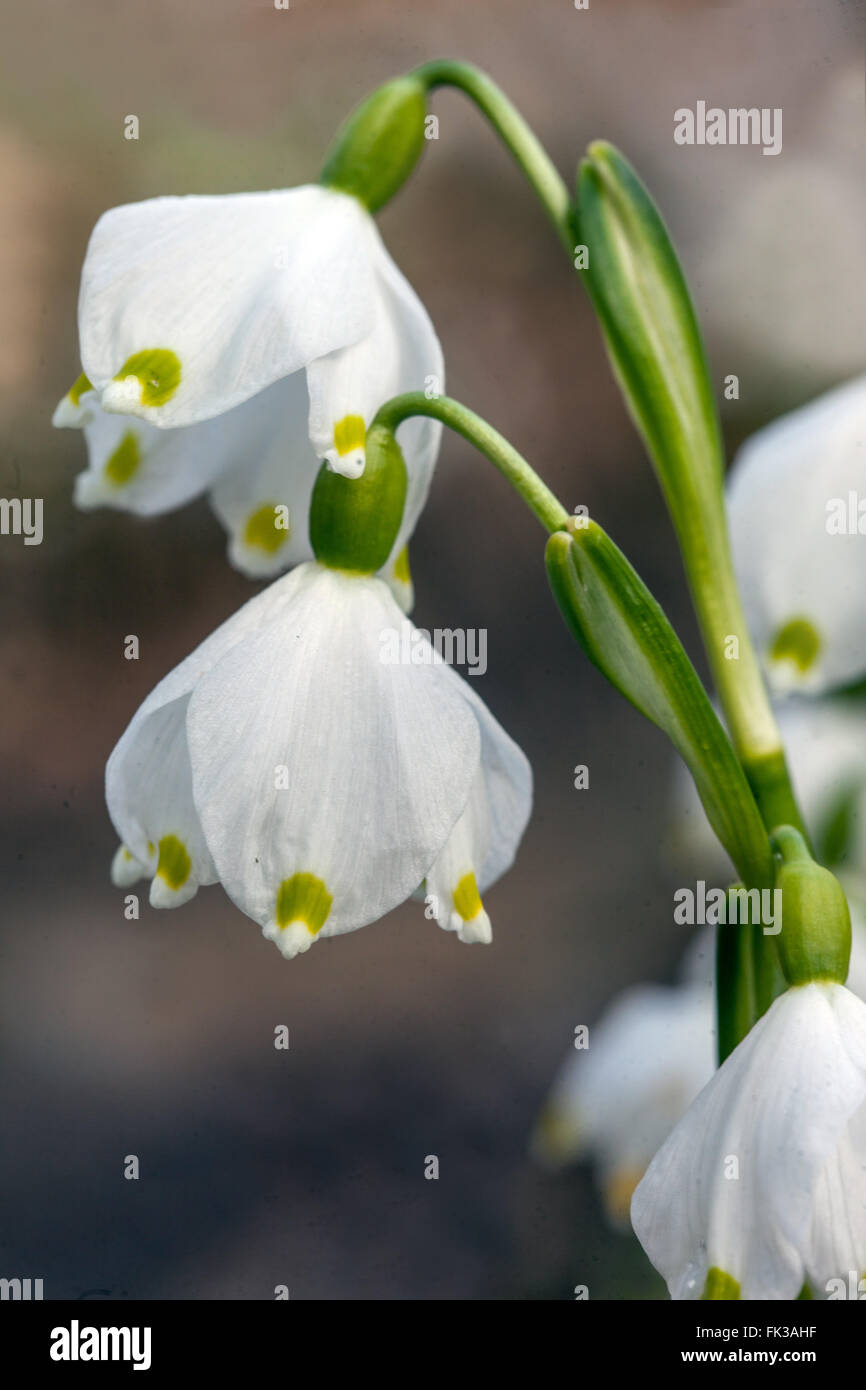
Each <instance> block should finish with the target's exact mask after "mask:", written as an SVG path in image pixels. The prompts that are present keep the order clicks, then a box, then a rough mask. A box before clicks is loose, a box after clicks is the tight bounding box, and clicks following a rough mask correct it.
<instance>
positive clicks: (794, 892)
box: [773, 825, 851, 985]
mask: <svg viewBox="0 0 866 1390" xmlns="http://www.w3.org/2000/svg"><path fill="white" fill-rule="evenodd" d="M773 844H774V847H775V849H776V850H777V852H778V854H779V856H780V858H781V864H780V866H779V868H778V871H777V874H776V887H777V888H780V889H781V891H782V931H781V933H780V935H779V937H778V947H779V956H780V958H781V961H782V969H783V970H784V972H785V979H786V980H787V981H788V983H789V984H790V985H806V984H809V982H810V981H812V980H834V981H836V982H837V983H838V984H844V983H845V981H846V980H847V978H848V965H849V961H850V957H851V914H850V911H849V909H848V902H847V899H846V897H845V894H844V892H843V890H842V885H841V884H840V883H839V880H838V879H837V878H835V877H834V875H833V874H831V873H830V870H829V869H825V868H822V866H821V865H820V864H816V863H815V861H814V859H813V858H812V856H811V855H810V853H809V850H808V849H807V847H806V842H805V840H804V839H803V836H802V835H801V834H800V833H799V831H797V830H794V829H793V828H792V827H791V826H789V825H783V826H780V827H779V829H778V830H775V831H774V832H773Z"/></svg>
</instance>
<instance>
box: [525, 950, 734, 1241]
mask: <svg viewBox="0 0 866 1390" xmlns="http://www.w3.org/2000/svg"><path fill="white" fill-rule="evenodd" d="M701 942H702V944H701V955H702V959H701V960H700V962H699V964H698V966H697V970H695V969H694V967H693V968H692V970H691V972H690V973H691V974H692V975H693V978H690V979H688V980H687V982H686V983H684V984H682V985H678V986H674V987H665V986H661V985H638V986H635V987H633V988H631V989H628V990H626V991H625V992H624V993H623V994H621V995H620V996H619V997H618V998H617V999H616V1000H615V1001H614V1003H613V1004H612V1005H611V1007H610V1008H609V1009H608V1010H607V1011H606V1013H605V1014H604V1015H603V1017H602V1019H601V1021H600V1022H599V1023H598V1024H596V1025H595V1026H593V1027H592V1028H590V1030H589V1038H588V1046H587V1047H586V1048H585V1049H583V1048H580V1049H572V1050H571V1051H570V1052H569V1054H568V1057H567V1058H566V1060H565V1063H564V1064H563V1066H562V1068H561V1070H560V1072H559V1075H558V1077H557V1078H556V1081H555V1082H554V1085H553V1088H552V1090H551V1092H550V1095H549V1097H548V1099H547V1101H546V1103H545V1106H544V1109H543V1110H542V1113H541V1115H540V1117H539V1120H538V1124H537V1126H536V1130H535V1134H534V1136H533V1151H534V1153H535V1156H536V1157H537V1158H539V1159H540V1160H541V1161H542V1162H544V1163H546V1164H548V1165H550V1166H560V1165H562V1164H565V1163H569V1162H572V1161H574V1160H577V1159H584V1158H591V1159H592V1160H593V1162H594V1164H595V1166H596V1171H597V1174H598V1180H599V1185H600V1188H601V1192H602V1196H603V1199H604V1204H605V1209H606V1211H607V1214H608V1216H609V1217H610V1219H611V1220H612V1221H613V1222H614V1223H615V1224H616V1225H618V1226H622V1225H625V1224H627V1222H628V1211H629V1203H630V1202H631V1197H632V1193H633V1191H634V1189H635V1187H636V1185H637V1183H638V1182H639V1181H640V1179H641V1178H642V1177H643V1174H644V1172H645V1170H646V1167H647V1165H648V1164H649V1162H650V1160H651V1159H652V1157H653V1155H654V1154H655V1153H656V1152H657V1151H658V1149H659V1147H660V1145H661V1144H662V1143H663V1142H664V1140H665V1139H666V1138H667V1136H668V1135H669V1134H670V1132H671V1130H672V1129H673V1127H674V1125H675V1124H676V1123H677V1121H678V1120H679V1119H680V1117H681V1116H682V1115H683V1114H684V1113H685V1111H686V1109H687V1108H688V1106H689V1105H690V1104H691V1102H692V1101H693V1100H694V1098H695V1096H696V1095H697V1094H698V1092H699V1091H700V1090H701V1088H702V1086H704V1085H705V1083H706V1082H707V1081H708V1080H709V1078H710V1077H711V1076H712V1074H713V1068H714V1066H715V1060H716V1056H715V1034H716V1022H715V1003H714V999H713V990H712V985H711V983H710V980H709V978H708V976H709V975H711V974H712V970H711V967H710V961H709V959H708V957H709V956H710V955H711V952H712V945H711V943H709V941H708V940H706V938H703V937H702V939H701Z"/></svg>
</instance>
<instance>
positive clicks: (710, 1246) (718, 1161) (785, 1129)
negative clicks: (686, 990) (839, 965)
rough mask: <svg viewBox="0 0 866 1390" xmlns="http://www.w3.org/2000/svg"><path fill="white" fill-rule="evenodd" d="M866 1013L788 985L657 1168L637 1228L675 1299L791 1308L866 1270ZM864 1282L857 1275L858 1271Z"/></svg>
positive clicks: (642, 1195)
mask: <svg viewBox="0 0 866 1390" xmlns="http://www.w3.org/2000/svg"><path fill="white" fill-rule="evenodd" d="M864 1107H866V1005H864V1004H863V1002H862V1001H861V1000H860V999H858V998H856V997H855V996H854V995H853V994H852V993H851V992H850V991H849V990H847V989H846V988H845V987H844V986H843V985H839V984H834V983H816V982H811V983H809V984H806V985H799V986H796V987H793V988H790V989H788V990H787V991H786V992H785V993H784V994H783V995H781V996H780V997H779V998H778V999H777V1000H776V1001H775V1002H774V1003H773V1004H772V1006H771V1007H770V1009H769V1010H768V1011H767V1013H766V1014H764V1016H763V1017H762V1018H761V1019H759V1021H758V1022H757V1023H756V1024H755V1026H754V1027H753V1028H752V1030H751V1032H750V1033H749V1034H748V1035H747V1036H746V1037H745V1038H744V1040H743V1041H742V1042H741V1043H740V1044H739V1046H738V1047H737V1048H735V1050H734V1051H733V1052H732V1053H731V1055H730V1056H729V1057H728V1058H727V1059H726V1061H725V1062H724V1063H723V1065H722V1066H721V1068H720V1069H719V1071H717V1072H716V1074H715V1075H714V1076H713V1078H712V1080H711V1081H710V1082H709V1083H708V1084H707V1085H706V1086H705V1087H704V1089H703V1090H702V1091H701V1093H700V1095H699V1096H698V1098H697V1099H696V1100H695V1101H694V1103H693V1104H692V1106H691V1107H690V1109H689V1110H688V1111H687V1113H686V1114H685V1115H684V1116H683V1118H682V1119H681V1120H680V1122H679V1124H678V1125H677V1127H676V1129H675V1130H674V1131H673V1133H672V1134H671V1135H670V1137H669V1138H668V1139H667V1141H666V1142H665V1144H663V1146H662V1148H661V1149H660V1150H659V1152H658V1154H657V1155H656V1156H655V1158H654V1159H653V1161H652V1163H651V1164H650V1167H649V1169H648V1171H647V1173H646V1176H645V1177H644V1178H643V1180H642V1181H641V1183H640V1184H639V1186H638V1188H637V1190H636V1192H635V1194H634V1198H633V1200H632V1209H631V1215H632V1224H633V1225H634V1229H635V1231H636V1233H637V1236H638V1238H639V1240H640V1241H641V1244H642V1245H643V1247H644V1249H645V1250H646V1252H647V1255H648V1256H649V1258H650V1259H651V1260H652V1262H653V1264H654V1265H655V1266H656V1268H657V1269H658V1270H659V1271H660V1273H661V1274H662V1275H663V1276H664V1278H665V1280H666V1281H667V1284H668V1288H669V1290H670V1293H671V1295H672V1297H673V1298H675V1299H699V1298H701V1297H704V1296H710V1297H716V1298H719V1297H721V1298H742V1299H793V1298H796V1297H797V1295H798V1293H799V1291H800V1289H801V1288H802V1286H803V1284H804V1283H806V1282H808V1283H809V1284H810V1286H811V1287H812V1289H813V1291H814V1292H816V1293H817V1294H818V1295H819V1296H823V1294H824V1293H825V1292H827V1281H828V1280H829V1279H830V1278H832V1277H838V1278H847V1276H848V1274H849V1271H860V1272H862V1271H863V1270H864V1269H866V1126H864V1118H866V1111H864ZM857 1277H858V1278H859V1277H860V1275H859V1274H858V1276H857Z"/></svg>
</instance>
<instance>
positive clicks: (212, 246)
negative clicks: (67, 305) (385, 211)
mask: <svg viewBox="0 0 866 1390" xmlns="http://www.w3.org/2000/svg"><path fill="white" fill-rule="evenodd" d="M369 222H370V218H369V215H368V214H367V213H366V212H365V211H364V209H363V208H362V207H361V205H360V204H359V203H358V202H357V201H356V200H355V199H354V198H351V197H348V196H347V195H344V194H340V193H335V192H333V191H331V190H328V189H324V188H320V187H315V186H309V187H304V188H296V189H292V190H290V191H288V192H272V193H238V194H233V195H230V196H224V197H197V196H191V197H182V198H154V199H151V200H149V201H147V202H143V203H131V204H128V205H127V206H125V207H119V208H114V209H112V210H111V211H110V212H107V213H105V215H104V216H103V217H102V218H100V220H99V222H98V223H97V225H96V227H95V228H94V231H93V234H92V236H91V239H90V245H89V247H88V251H87V257H86V259H85V263H84V269H83V271H82V279H81V297H80V301H79V334H80V338H81V357H82V362H83V365H84V370H85V372H86V373H87V376H88V377H89V378H90V381H91V382H92V383H93V385H94V386H95V387H96V388H97V389H98V390H99V391H100V392H101V393H102V404H103V406H104V408H105V409H107V410H117V411H119V412H121V413H124V414H127V413H128V414H134V415H140V416H141V417H142V418H143V419H147V420H149V421H151V423H153V424H157V425H160V426H175V427H176V426H180V425H190V424H194V423H196V422H197V421H199V420H205V419H208V418H209V417H210V416H214V415H221V414H223V413H224V412H225V411H227V410H230V409H231V408H232V407H233V406H236V405H240V404H241V403H242V402H243V401H246V400H249V398H250V397H251V396H254V395H256V394H257V393H258V392H259V391H262V390H264V388H265V387H267V386H270V385H271V383H272V382H275V381H278V380H279V379H280V378H282V377H287V376H290V375H291V374H292V373H293V372H296V371H298V370H299V369H301V368H302V367H305V366H306V365H307V363H309V362H311V361H313V360H314V359H315V358H317V357H320V356H322V355H323V354H325V353H329V352H333V351H334V350H335V349H337V348H341V347H345V346H346V345H347V344H349V343H352V342H355V341H357V340H358V339H359V338H361V337H363V336H364V335H365V334H366V333H368V332H369V331H370V328H371V326H372V322H373V289H372V271H371V267H370V262H369V238H368V236H367V234H366V230H365V229H366V226H367V224H368V223H369ZM153 351H159V352H162V353H172V354H174V357H175V358H176V359H177V362H178V364H179V373H180V376H179V381H177V380H176V374H172V373H170V372H169V371H168V369H167V367H165V366H164V365H163V364H160V365H159V367H158V368H155V369H154V375H153V380H154V381H155V382H156V386H155V388H154V389H153V390H152V391H145V390H144V388H143V384H142V381H141V380H139V378H138V376H137V375H131V374H130V373H126V374H124V368H125V367H126V365H127V364H128V363H129V360H130V359H131V358H134V357H135V356H136V355H137V354H139V353H145V352H153ZM143 375H144V377H145V380H149V379H150V377H149V376H148V375H147V373H143ZM148 400H150V402H151V403H148Z"/></svg>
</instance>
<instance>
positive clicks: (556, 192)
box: [412, 58, 574, 260]
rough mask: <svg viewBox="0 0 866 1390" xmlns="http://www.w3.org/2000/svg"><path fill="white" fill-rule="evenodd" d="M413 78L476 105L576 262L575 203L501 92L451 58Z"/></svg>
mask: <svg viewBox="0 0 866 1390" xmlns="http://www.w3.org/2000/svg"><path fill="white" fill-rule="evenodd" d="M412 76H413V77H417V78H420V80H421V81H422V82H423V83H424V85H425V86H426V88H427V90H428V91H432V90H433V89H434V88H435V87H457V88H458V89H459V90H460V91H461V92H464V93H465V95H466V96H468V97H469V99H470V100H471V101H473V102H474V103H475V105H476V106H477V107H478V109H479V111H480V112H481V114H482V115H483V116H485V117H486V119H487V120H488V121H489V122H490V124H491V125H492V126H493V129H494V130H495V131H496V133H497V135H498V136H499V138H500V139H501V141H502V143H503V144H504V145H505V147H506V149H507V150H509V151H510V153H511V154H512V155H513V156H514V158H515V160H516V161H517V164H518V165H519V166H520V168H521V169H522V171H523V173H524V174H525V175H526V178H527V179H528V181H529V183H530V184H531V186H532V188H533V189H534V191H535V193H536V194H537V196H538V200H539V202H540V203H541V205H542V207H543V208H544V210H545V212H546V213H547V215H548V217H549V218H550V220H551V222H552V223H553V226H554V228H555V229H556V232H557V234H558V235H559V239H560V241H561V242H562V243H563V245H564V246H565V249H566V251H567V252H568V256H569V260H571V259H573V256H574V234H573V231H572V227H571V208H572V201H571V196H570V194H569V192H568V188H567V187H566V185H565V181H564V180H563V178H562V176H561V175H560V174H559V172H558V170H557V169H556V166H555V165H554V164H553V162H552V160H551V158H550V156H549V155H548V153H547V151H546V150H545V148H544V146H543V145H542V144H541V142H540V141H539V139H538V137H537V136H536V135H535V134H534V132H533V131H532V129H531V127H530V126H529V125H527V123H526V121H525V120H524V119H523V117H522V116H521V114H520V112H519V111H518V110H517V108H516V107H515V106H513V105H512V103H511V102H510V101H509V100H508V97H507V96H506V95H505V93H504V92H503V91H502V89H501V88H500V87H497V85H496V83H495V82H493V81H492V80H491V78H489V77H488V76H487V74H486V73H484V72H482V71H481V69H480V68H476V67H474V66H473V64H472V63H461V62H458V61H457V60H453V59H449V58H441V59H437V60H436V61H435V62H432V63H424V64H423V65H422V66H421V67H420V68H416V69H415V70H414V72H413V73H412Z"/></svg>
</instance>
